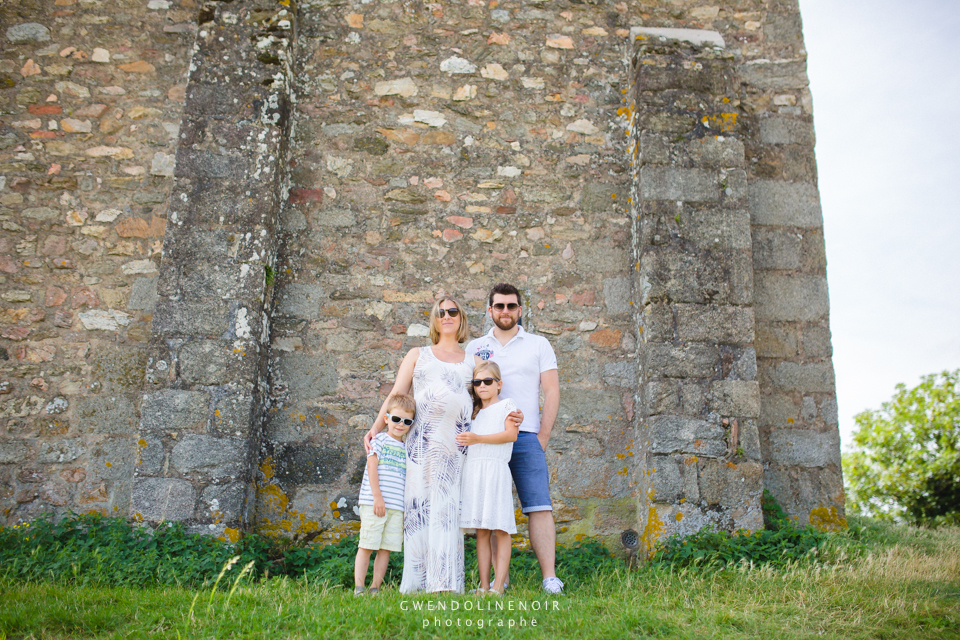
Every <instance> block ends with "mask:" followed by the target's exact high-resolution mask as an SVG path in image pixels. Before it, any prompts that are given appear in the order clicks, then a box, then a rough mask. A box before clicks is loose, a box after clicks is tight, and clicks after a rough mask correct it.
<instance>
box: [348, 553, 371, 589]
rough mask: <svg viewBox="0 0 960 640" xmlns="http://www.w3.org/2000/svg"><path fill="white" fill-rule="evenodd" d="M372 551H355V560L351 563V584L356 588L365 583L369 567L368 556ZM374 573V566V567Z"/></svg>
mask: <svg viewBox="0 0 960 640" xmlns="http://www.w3.org/2000/svg"><path fill="white" fill-rule="evenodd" d="M371 553H373V550H372V549H364V548H363V547H360V548H359V549H357V559H356V560H355V561H354V563H353V584H354V585H355V586H357V587H363V585H364V584H365V583H366V582H367V569H368V568H369V567H370V554H371ZM374 571H376V565H374Z"/></svg>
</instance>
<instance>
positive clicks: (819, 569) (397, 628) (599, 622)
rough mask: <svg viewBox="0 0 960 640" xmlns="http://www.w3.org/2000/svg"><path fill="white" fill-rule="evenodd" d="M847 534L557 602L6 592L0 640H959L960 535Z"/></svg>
mask: <svg viewBox="0 0 960 640" xmlns="http://www.w3.org/2000/svg"><path fill="white" fill-rule="evenodd" d="M856 537H857V538H859V539H856V540H854V539H853V538H852V537H851V536H841V537H839V538H838V540H837V544H836V545H833V546H832V548H830V549H828V550H827V551H826V552H825V553H823V554H822V555H821V557H820V558H819V559H816V560H804V561H800V562H793V563H790V564H789V565H788V566H786V567H781V568H778V569H773V568H772V567H770V566H769V565H767V566H765V567H759V568H756V567H750V566H746V565H742V564H741V565H740V566H736V567H727V568H721V569H718V568H699V567H691V568H684V569H679V570H678V569H675V568H673V569H672V568H670V567H669V566H662V565H661V566H657V567H648V568H641V569H638V570H633V571H628V570H626V569H621V570H617V571H616V572H605V573H602V574H599V575H596V576H594V577H593V578H591V579H589V580H587V581H585V582H583V583H581V584H580V585H578V586H577V587H576V588H573V589H569V590H568V593H566V594H565V595H563V596H560V597H555V596H550V597H547V596H545V595H544V594H543V593H542V592H540V591H539V590H538V589H536V588H535V585H534V582H533V579H532V578H528V579H527V580H528V581H527V583H523V582H521V583H520V584H517V585H514V586H512V587H511V590H510V591H509V592H508V595H507V596H506V597H504V598H502V599H501V598H491V597H473V596H453V597H451V596H430V597H428V596H418V597H409V596H402V595H400V594H398V593H397V592H396V591H395V590H394V589H388V590H385V591H384V592H383V593H382V594H381V595H379V596H377V597H373V598H370V597H360V598H356V597H354V596H353V595H352V594H351V593H349V592H347V591H345V590H344V589H342V588H340V587H337V588H329V587H326V586H325V585H323V584H311V583H309V582H305V581H299V582H298V581H294V580H291V579H289V578H280V579H270V580H266V581H261V582H259V583H256V584H250V585H242V584H241V585H239V586H237V587H236V589H235V590H233V584H232V583H230V582H229V581H228V580H226V579H224V580H223V581H221V583H220V585H219V588H218V589H217V590H216V591H213V590H212V589H209V588H207V589H204V590H190V589H181V588H146V589H133V588H125V589H120V588H113V587H102V586H96V585H86V586H78V585H75V584H69V585H63V584H43V583H26V584H25V583H18V582H10V581H4V582H0V592H2V595H0V637H4V635H5V637H6V638H228V637H231V638H241V637H242V638H327V637H332V638H391V639H395V638H396V639H399V638H447V637H465V638H473V637H476V638H480V637H488V636H491V635H493V636H497V637H504V638H540V637H543V638H551V639H554V638H724V639H725V640H726V639H732V638H763V639H765V640H771V639H773V640H787V639H789V638H877V639H880V638H882V639H893V638H960V529H956V528H953V529H949V528H942V529H938V530H923V529H917V528H912V527H894V526H891V525H881V524H877V523H870V522H867V523H864V526H863V528H862V529H860V533H859V535H857V536H856ZM561 573H562V568H561ZM227 575H233V574H227ZM232 590H233V592H232V593H231V591H232ZM498 607H502V609H498Z"/></svg>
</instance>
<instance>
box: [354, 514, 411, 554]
mask: <svg viewBox="0 0 960 640" xmlns="http://www.w3.org/2000/svg"><path fill="white" fill-rule="evenodd" d="M360 548H361V549H371V550H373V551H377V550H378V549H385V550H387V551H403V511H400V510H399V509H387V515H385V516H383V517H382V518H381V517H379V516H377V515H376V514H374V513H373V506H372V505H369V504H361V505H360Z"/></svg>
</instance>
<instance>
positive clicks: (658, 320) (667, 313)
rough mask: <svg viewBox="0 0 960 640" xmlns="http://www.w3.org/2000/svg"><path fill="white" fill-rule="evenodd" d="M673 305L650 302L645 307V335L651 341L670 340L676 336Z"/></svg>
mask: <svg viewBox="0 0 960 640" xmlns="http://www.w3.org/2000/svg"><path fill="white" fill-rule="evenodd" d="M673 309H674V307H673V305H669V304H648V305H646V306H644V307H643V316H642V320H643V336H644V337H645V338H646V339H647V340H648V341H650V342H670V341H672V340H674V339H675V338H676V330H675V328H674V317H673Z"/></svg>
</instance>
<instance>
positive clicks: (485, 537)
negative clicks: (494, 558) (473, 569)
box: [477, 529, 490, 591]
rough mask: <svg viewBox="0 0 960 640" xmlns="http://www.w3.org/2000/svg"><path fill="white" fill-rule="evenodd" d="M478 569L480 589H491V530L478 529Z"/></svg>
mask: <svg viewBox="0 0 960 640" xmlns="http://www.w3.org/2000/svg"><path fill="white" fill-rule="evenodd" d="M477 568H478V569H479V570H480V588H481V589H483V590H485V591H486V590H487V589H489V588H490V530H489V529H477Z"/></svg>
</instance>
